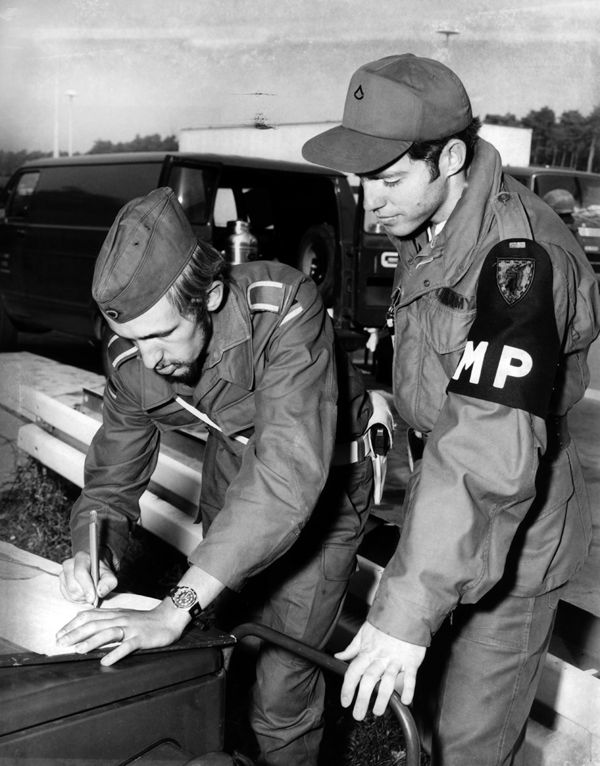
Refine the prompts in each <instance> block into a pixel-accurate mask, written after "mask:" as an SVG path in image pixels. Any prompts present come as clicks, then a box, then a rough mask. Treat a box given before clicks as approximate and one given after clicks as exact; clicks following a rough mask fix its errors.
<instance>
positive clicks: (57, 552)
mask: <svg viewBox="0 0 600 766" xmlns="http://www.w3.org/2000/svg"><path fill="white" fill-rule="evenodd" d="M77 494H78V492H77V490H76V489H75V488H74V487H73V485H72V484H70V483H69V482H66V481H63V480H62V479H60V478H59V477H58V476H56V475H55V474H54V473H53V472H52V471H49V470H48V469H47V468H45V467H44V466H42V465H40V463H38V462H37V461H35V460H28V461H27V462H26V463H24V464H22V465H20V466H19V467H18V468H17V472H16V475H15V479H14V481H13V482H12V484H10V485H8V486H5V487H4V489H3V491H2V494H1V496H0V528H1V529H2V537H3V539H4V541H5V542H8V543H12V544H13V545H16V546H17V548H22V549H23V550H26V551H29V552H30V553H36V554H37V555H38V556H43V557H44V558H47V559H51V560H52V561H63V560H64V559H66V558H68V557H69V556H70V555H71V538H70V534H69V515H70V512H71V506H72V505H73V502H74V501H75V498H76V497H77Z"/></svg>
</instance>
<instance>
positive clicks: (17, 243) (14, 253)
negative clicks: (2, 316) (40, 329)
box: [0, 170, 40, 318]
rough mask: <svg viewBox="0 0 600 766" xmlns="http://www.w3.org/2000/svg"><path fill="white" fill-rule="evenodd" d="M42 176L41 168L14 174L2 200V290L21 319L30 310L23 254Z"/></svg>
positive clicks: (11, 310) (10, 310)
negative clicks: (33, 203) (33, 204)
mask: <svg viewBox="0 0 600 766" xmlns="http://www.w3.org/2000/svg"><path fill="white" fill-rule="evenodd" d="M39 177H40V171H39V170H28V171H24V172H22V173H19V174H17V175H16V176H14V177H13V178H12V179H11V181H10V182H9V185H8V187H7V188H6V189H5V191H4V194H3V196H2V202H1V203H0V292H1V294H2V302H3V303H4V306H5V309H6V311H7V313H8V314H9V315H10V316H11V317H12V318H20V317H22V316H23V314H24V313H25V314H26V312H27V309H26V306H27V300H26V295H27V293H26V288H25V280H24V275H23V268H24V264H23V253H24V251H25V249H26V240H27V238H28V233H29V224H28V221H29V210H30V204H31V199H32V196H33V193H34V191H35V189H36V186H37V184H38V181H39Z"/></svg>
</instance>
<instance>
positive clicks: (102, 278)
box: [92, 187, 198, 323]
mask: <svg viewBox="0 0 600 766" xmlns="http://www.w3.org/2000/svg"><path fill="white" fill-rule="evenodd" d="M197 247H198V240H197V238H196V235H195V234H194V231H193V229H192V227H191V225H190V222H189V221H188V219H187V218H186V215H185V213H184V212H183V208H182V207H181V205H180V204H179V202H178V200H177V197H176V196H175V193H174V192H173V190H172V189H169V188H168V187H162V188H160V189H154V191H151V192H150V194H148V195H147V196H145V197H139V198H137V199H133V200H131V202H128V203H127V204H126V205H125V206H124V207H122V208H121V210H120V211H119V212H118V213H117V217H116V218H115V220H114V223H113V225H112V226H111V228H110V231H109V232H108V235H107V237H106V239H105V240H104V244H103V245H102V248H101V250H100V253H99V255H98V259H97V261H96V268H95V270H94V279H93V282H92V295H93V297H94V300H95V301H96V303H97V304H98V306H99V308H100V310H101V311H102V312H103V313H104V314H106V316H107V317H109V319H113V320H114V321H115V322H120V323H122V322H129V321H131V320H132V319H135V318H136V317H138V316H140V314H143V313H144V312H145V311H148V309H150V308H151V307H152V306H154V304H155V303H157V302H158V301H159V300H160V299H161V298H162V297H163V295H164V294H165V293H166V292H167V290H168V289H169V288H170V287H171V285H172V284H173V283H174V282H175V280H176V279H177V277H178V276H179V275H180V274H181V272H182V271H183V269H184V268H185V267H186V266H187V264H188V263H189V262H190V259H191V257H192V255H193V253H194V251H195V250H196V248H197Z"/></svg>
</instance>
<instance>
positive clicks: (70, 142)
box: [65, 90, 77, 157]
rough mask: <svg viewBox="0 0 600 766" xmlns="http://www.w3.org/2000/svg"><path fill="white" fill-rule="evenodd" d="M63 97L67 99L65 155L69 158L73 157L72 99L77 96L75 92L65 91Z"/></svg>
mask: <svg viewBox="0 0 600 766" xmlns="http://www.w3.org/2000/svg"><path fill="white" fill-rule="evenodd" d="M65 95H66V96H67V97H68V99H69V122H68V125H69V140H68V145H67V154H68V156H69V157H72V156H73V99H74V98H75V96H76V95H77V91H75V90H67V91H65Z"/></svg>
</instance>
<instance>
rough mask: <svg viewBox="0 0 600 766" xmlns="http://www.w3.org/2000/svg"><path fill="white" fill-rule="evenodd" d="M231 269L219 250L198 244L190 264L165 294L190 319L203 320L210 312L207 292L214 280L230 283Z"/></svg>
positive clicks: (206, 244)
mask: <svg viewBox="0 0 600 766" xmlns="http://www.w3.org/2000/svg"><path fill="white" fill-rule="evenodd" d="M228 267H229V264H228V263H227V261H226V260H225V258H224V257H223V256H222V255H221V253H220V252H219V251H218V250H215V248H214V247H213V246H212V245H209V244H208V243H207V242H202V241H199V242H198V247H197V248H196V249H195V250H194V253H193V255H192V257H191V259H190V261H189V263H188V264H187V265H186V266H185V268H184V269H183V271H182V272H181V274H180V275H179V276H178V277H177V279H176V280H175V282H173V284H172V285H171V287H170V288H169V290H168V291H167V293H166V295H167V298H168V300H169V301H170V303H171V305H172V306H173V307H174V308H175V309H177V311H178V312H179V313H180V314H181V316H184V317H187V318H188V319H197V320H202V319H204V318H205V317H206V315H207V313H208V312H207V309H206V298H207V295H208V290H209V288H210V286H211V285H212V283H213V282H214V281H215V280H220V281H221V282H224V283H225V284H227V281H228V277H229V268H228Z"/></svg>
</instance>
